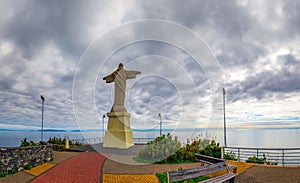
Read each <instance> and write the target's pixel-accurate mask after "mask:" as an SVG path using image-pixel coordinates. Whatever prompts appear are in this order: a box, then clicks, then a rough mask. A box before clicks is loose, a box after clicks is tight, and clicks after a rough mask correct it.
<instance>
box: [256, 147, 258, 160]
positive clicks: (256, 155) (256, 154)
mask: <svg viewBox="0 0 300 183" xmlns="http://www.w3.org/2000/svg"><path fill="white" fill-rule="evenodd" d="M256 157H257V158H258V149H256Z"/></svg>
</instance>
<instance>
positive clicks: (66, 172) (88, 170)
mask: <svg viewBox="0 0 300 183" xmlns="http://www.w3.org/2000/svg"><path fill="white" fill-rule="evenodd" d="M104 160H105V157H104V156H103V155H101V154H99V153H95V152H86V153H82V154H79V155H77V156H74V157H72V158H70V159H68V160H65V161H64V162H62V163H60V164H58V165H56V166H55V167H54V168H52V169H50V170H49V171H47V172H46V173H44V174H42V175H40V176H39V177H37V178H36V179H34V180H33V181H32V183H39V182H41V183H44V182H93V183H95V182H100V179H101V171H102V170H101V169H102V165H103V163H104Z"/></svg>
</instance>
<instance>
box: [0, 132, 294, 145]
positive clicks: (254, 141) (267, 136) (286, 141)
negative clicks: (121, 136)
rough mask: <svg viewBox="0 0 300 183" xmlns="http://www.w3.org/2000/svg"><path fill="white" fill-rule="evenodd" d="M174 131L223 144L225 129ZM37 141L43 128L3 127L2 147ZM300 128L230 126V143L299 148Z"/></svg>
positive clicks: (88, 135)
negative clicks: (37, 129) (25, 140)
mask: <svg viewBox="0 0 300 183" xmlns="http://www.w3.org/2000/svg"><path fill="white" fill-rule="evenodd" d="M168 132H171V134H172V135H173V136H178V138H179V140H180V141H181V142H182V143H186V142H187V138H189V139H193V138H194V137H195V136H197V137H198V138H201V139H203V138H208V139H215V140H216V142H220V144H223V139H224V134H223V131H222V129H221V130H211V131H206V130H205V129H181V130H177V131H172V130H167V129H165V130H163V134H167V133H168ZM159 133H160V132H159V130H157V129H152V130H133V136H134V138H155V137H157V136H159ZM43 136H44V140H48V139H49V137H54V136H55V137H61V138H65V137H68V138H69V139H83V138H85V139H89V138H99V137H101V136H102V131H101V130H99V131H85V132H68V131H45V132H44V135H43ZM25 137H26V138H27V139H28V140H32V141H35V142H38V141H40V139H41V132H40V131H6V130H1V131H0V147H16V146H19V145H20V143H21V140H23V139H24V138H25ZM299 139H300V128H283V129H269V128H268V129H227V146H229V147H258V148H298V147H300V141H299Z"/></svg>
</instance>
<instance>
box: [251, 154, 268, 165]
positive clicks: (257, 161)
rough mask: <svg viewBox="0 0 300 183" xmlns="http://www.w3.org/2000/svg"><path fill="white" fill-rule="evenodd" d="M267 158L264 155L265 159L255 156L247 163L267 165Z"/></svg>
mask: <svg viewBox="0 0 300 183" xmlns="http://www.w3.org/2000/svg"><path fill="white" fill-rule="evenodd" d="M266 160H267V158H266V156H265V154H263V157H262V158H257V157H256V156H253V157H249V158H248V159H247V160H246V162H247V163H257V164H265V163H266Z"/></svg>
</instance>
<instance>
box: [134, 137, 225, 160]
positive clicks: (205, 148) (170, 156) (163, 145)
mask: <svg viewBox="0 0 300 183" xmlns="http://www.w3.org/2000/svg"><path fill="white" fill-rule="evenodd" d="M195 153H200V154H204V155H207V156H213V157H218V158H220V157H221V148H220V147H219V144H218V143H216V142H215V141H209V140H206V139H204V140H201V139H198V138H195V139H193V141H192V142H191V143H190V141H189V140H187V144H186V145H184V146H181V143H180V142H179V141H178V137H175V138H174V139H173V138H172V136H171V135H170V133H168V134H167V135H163V136H161V137H157V138H156V139H155V140H153V141H151V142H149V143H148V144H147V146H145V147H144V148H143V149H141V150H140V151H139V152H138V154H137V156H136V157H134V159H135V160H136V161H138V162H147V163H190V162H196V161H197V159H196V157H195Z"/></svg>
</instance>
